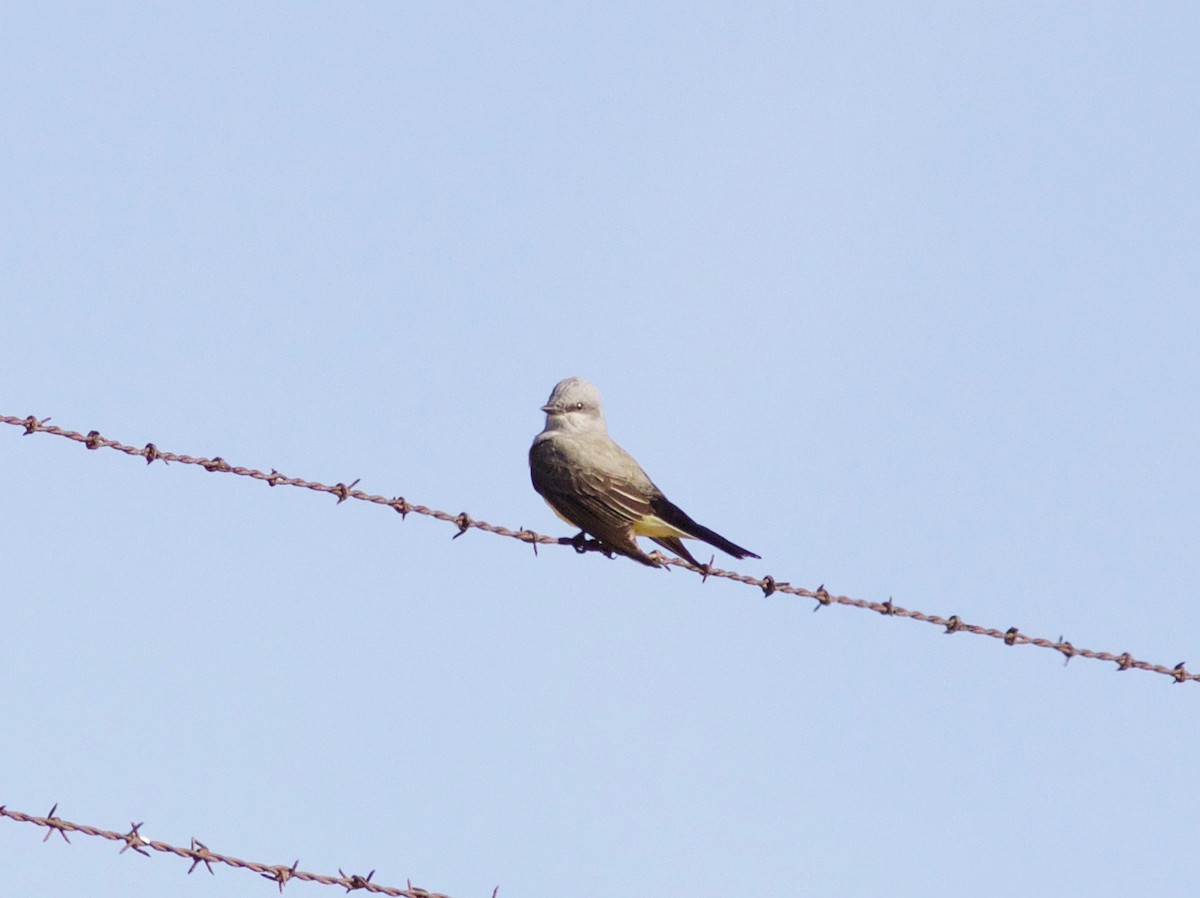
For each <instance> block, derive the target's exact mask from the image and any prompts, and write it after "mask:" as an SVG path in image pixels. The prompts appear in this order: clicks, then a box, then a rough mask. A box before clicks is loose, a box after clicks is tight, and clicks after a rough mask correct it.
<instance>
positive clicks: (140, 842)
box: [0, 804, 500, 898]
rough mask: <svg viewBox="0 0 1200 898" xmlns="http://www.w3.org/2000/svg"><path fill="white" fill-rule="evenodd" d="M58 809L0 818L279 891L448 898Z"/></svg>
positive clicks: (5, 812)
mask: <svg viewBox="0 0 1200 898" xmlns="http://www.w3.org/2000/svg"><path fill="white" fill-rule="evenodd" d="M57 812H58V805H57V804H56V805H55V806H54V807H52V808H51V809H50V813H49V814H47V815H46V816H45V817H38V816H36V815H34V814H24V813H22V812H21V811H14V810H11V809H10V808H8V807H5V806H4V805H0V817H7V818H8V819H9V820H15V821H17V822H18V823H32V824H33V825H34V826H44V827H45V828H46V835H44V836H43V837H42V841H43V842H45V841H47V840H48V839H49V838H50V837H51V836H52V835H54V834H55V833H56V832H57V833H58V834H59V835H60V836H62V837H63V840H64V841H66V842H67V843H70V841H71V840H70V839H68V838H67V833H83V834H84V835H85V836H96V837H98V838H101V839H107V840H108V841H110V842H121V843H122V844H123V846H124V847H122V848H121V852H120V853H121V854H124V853H125V852H126V851H134V852H136V853H137V854H140V855H142V856H143V857H150V852H151V851H157V852H160V853H162V854H171V855H174V856H176V857H179V858H183V859H184V860H190V861H191V862H192V865H191V866H190V867H189V868H188V873H192V872H194V871H195V870H196V869H197V868H198V867H199V866H200V865H201V864H203V865H204V867H205V869H207V870H208V872H209V873H213V874H214V875H215V872H216V871H214V870H213V866H212V865H213V864H225V865H226V866H228V867H234V868H236V869H239V870H249V871H251V872H252V873H257V874H258V875H259V876H261V877H262V878H263V879H269V880H271V881H273V882H275V883H276V884H277V885H278V886H279V891H280V892H282V891H283V887H284V886H285V885H287V884H288V882H290V881H291V880H293V879H298V880H301V881H303V882H315V883H319V884H320V885H325V886H341V887H342V888H344V889H345V890H346V891H347V892H353V891H355V890H357V889H363V890H364V891H367V892H374V893H376V894H379V895H392V896H396V898H449V896H447V895H443V894H442V893H441V892H429V891H426V890H425V889H421V888H417V887H415V886H414V885H413V884H412V882H411V881H410V882H409V883H408V885H407V886H406V887H405V888H402V889H401V888H397V887H395V886H384V885H380V884H379V883H377V882H372V881H371V880H372V879H373V878H374V876H375V871H374V870H372V871H371V872H370V873H368V874H367V875H366V876H361V875H359V874H357V873H345V872H343V871H342V870H338V875H337V876H327V875H324V874H319V873H309V872H308V871H306V870H301V869H300V861H299V860H297V861H296V862H295V863H293V864H291V865H290V866H289V865H287V864H261V863H259V862H257V861H244V860H242V859H241V858H236V857H231V856H229V855H227V854H219V853H218V852H216V851H212V850H210V849H209V847H208V846H207V845H205V844H204V843H203V842H201V841H199V840H197V839H196V838H195V837H193V838H192V844H191V846H190V847H188V848H183V847H181V846H179V845H171V844H170V843H168V842H159V841H158V840H156V839H147V838H146V837H145V836H143V835H142V834H141V832H140V830H141V828H142V827H143V826H145V824H144V823H133V822H132V821H131V822H130V824H129V831H128V832H124V833H121V832H117V831H116V830H111V829H101V828H99V827H96V826H88V825H87V824H85V823H72V822H71V821H70V820H64V819H62V818H61V817H57V816H55V814H56V813H57ZM499 891H500V887H499V886H497V887H496V888H495V889H494V890H493V891H492V898H496V896H497V893H498V892H499Z"/></svg>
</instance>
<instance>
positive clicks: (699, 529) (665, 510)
mask: <svg viewBox="0 0 1200 898" xmlns="http://www.w3.org/2000/svg"><path fill="white" fill-rule="evenodd" d="M651 505H652V508H653V510H654V513H655V514H656V515H658V516H659V517H660V518H662V520H664V521H666V522H667V523H668V524H670V525H671V526H672V527H676V528H678V529H679V530H681V531H683V533H684V534H686V535H687V536H690V537H692V538H693V539H699V540H703V541H704V542H706V543H708V544H709V545H710V546H716V547H717V548H718V549H720V550H721V551H722V552H726V553H728V554H730V555H732V556H733V557H734V558H760V557H761V556H759V555H755V554H754V553H753V552H751V551H750V550H749V549H743V548H742V547H741V546H739V545H738V544H737V543H735V542H731V541H729V540H727V539H726V538H725V537H723V536H721V534H719V533H717V532H716V531H715V530H709V529H708V528H707V527H705V526H704V525H703V524H697V523H696V522H695V521H693V520H692V519H691V518H690V517H688V515H687V512H685V511H684V510H683V509H681V508H680V507H679V506H677V505H675V504H674V503H672V502H671V500H669V499H668V498H667V497H666V496H662V495H659V496H658V497H656V498H655V499H654V500H652V503H651ZM655 542H656V543H658V544H659V545H661V546H666V547H667V548H668V549H670V550H671V551H673V552H678V553H679V554H680V555H682V556H683V557H684V558H686V559H687V560H688V561H690V562H691V563H692V564H696V559H694V558H692V556H691V555H690V554H689V553H688V551H687V549H684V548H683V544H682V543H680V542H679V540H678V539H676V538H674V537H666V538H663V539H656V540H655ZM697 566H698V565H697Z"/></svg>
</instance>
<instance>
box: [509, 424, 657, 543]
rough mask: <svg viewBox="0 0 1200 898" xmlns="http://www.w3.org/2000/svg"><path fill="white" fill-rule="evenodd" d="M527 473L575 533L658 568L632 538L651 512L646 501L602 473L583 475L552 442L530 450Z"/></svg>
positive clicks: (541, 493)
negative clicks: (634, 527) (584, 534)
mask: <svg viewBox="0 0 1200 898" xmlns="http://www.w3.org/2000/svg"><path fill="white" fill-rule="evenodd" d="M529 472H530V476H531V477H532V479H533V488H534V489H535V490H537V491H538V493H539V494H540V495H541V497H542V498H543V499H545V500H546V502H548V503H549V504H550V507H551V508H553V509H554V510H555V511H557V512H558V513H559V514H560V515H562V516H563V517H564V518H566V519H567V520H568V521H570V522H571V523H572V524H574V525H575V526H576V527H578V528H579V529H581V530H583V531H584V532H586V533H590V534H591V535H592V536H594V537H595V538H596V539H598V540H600V542H602V543H604V544H605V545H606V546H608V547H609V548H611V549H613V550H614V551H616V552H619V553H621V554H622V555H626V556H628V557H630V558H633V559H635V560H637V561H640V562H641V563H642V564H647V565H650V566H651V567H660V565H659V564H658V563H657V562H656V561H654V559H652V558H651V557H650V556H649V555H647V554H646V553H645V552H643V551H642V550H641V548H640V547H639V546H638V544H637V541H636V540H635V539H634V536H633V525H634V522H635V521H639V520H641V518H642V516H643V515H645V514H647V513H648V512H649V511H650V502H649V501H648V500H647V499H646V498H645V497H642V496H639V495H638V494H636V493H635V492H634V491H633V490H631V489H628V488H624V489H622V488H620V487H618V486H616V485H614V483H613V481H612V478H610V477H608V476H607V475H605V474H604V473H602V472H599V471H586V472H581V471H580V470H579V466H578V465H575V464H571V463H570V461H569V460H568V459H567V458H566V457H565V456H564V455H563V453H562V450H561V449H560V448H559V447H558V446H557V445H555V441H554V440H541V441H540V442H537V443H534V444H533V446H532V447H530V449H529Z"/></svg>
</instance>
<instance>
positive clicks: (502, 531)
mask: <svg viewBox="0 0 1200 898" xmlns="http://www.w3.org/2000/svg"><path fill="white" fill-rule="evenodd" d="M49 420H50V419H49V418H42V419H39V418H35V417H33V416H32V415H30V416H27V417H24V418H18V417H12V416H9V415H0V423H3V424H10V425H13V426H14V427H21V428H24V431H25V435H26V436H29V435H30V434H34V433H49V434H53V435H54V436H59V437H64V438H66V439H68V440H73V441H74V442H77V443H82V444H83V445H84V446H86V447H87V448H88V449H102V448H103V449H114V450H116V451H117V452H121V453H124V454H125V455H131V456H137V457H140V458H144V459H145V460H146V464H151V463H152V462H155V461H162V462H164V463H165V462H179V463H181V464H185V465H199V466H200V467H202V468H204V469H205V470H206V471H214V472H220V473H223V474H236V475H238V476H239V477H250V478H252V479H254V480H261V481H263V482H265V483H266V484H268V485H269V486H294V487H300V488H302V489H308V490H313V491H315V492H319V493H329V494H331V495H333V496H336V497H337V501H338V504H339V505H340V504H341V503H342V502H345V501H346V500H347V499H357V500H359V501H361V502H370V503H372V504H374V505H384V506H387V507H389V508H392V509H394V510H395V511H397V512H398V513H399V514H400V516H401V517H402V518H406V517H408V515H409V514H410V513H412V514H418V515H424V516H426V517H431V518H436V519H437V520H439V521H445V522H446V523H449V524H453V525H455V526H456V527H457V528H458V532H457V533H455V534H454V536H453V537H452V538H453V539H457V538H458V537H460V536H462V535H463V534H464V533H466V532H467V531H468V530H483V531H484V532H486V533H494V534H496V535H497V536H507V537H509V538H511V539H518V540H521V541H522V542H526V543H530V544H531V545H532V546H533V550H534V553H535V554H536V552H537V547H538V545H539V544H540V545H563V546H571V547H573V548H574V549H575V551H577V552H581V553H582V552H603V553H605V554H608V555H611V554H612V553H611V552H609V551H608V550H607V549H606V548H605V547H604V545H602V544H601V543H599V542H597V541H596V540H591V539H584V538H582V534H581V535H580V536H578V537H574V538H569V537H553V536H546V535H544V534H541V533H537V532H535V531H533V530H529V529H526V528H524V527H522V528H519V529H517V530H512V529H510V528H508V527H502V526H499V525H497V524H489V523H488V522H487V521H481V520H477V519H476V518H473V517H471V515H469V514H467V513H466V512H465V511H464V512H461V513H459V514H450V513H449V512H445V511H439V510H438V509H435V508H429V507H428V506H425V505H416V504H414V503H412V502H409V501H408V500H406V499H404V498H403V497H400V496H397V497H393V498H388V497H386V496H379V495H374V494H372V493H367V492H364V491H363V490H358V489H355V486H356V485H357V484H358V481H357V480H355V481H353V482H351V483H349V484H346V483H337V484H335V485H333V486H329V485H327V484H324V483H318V482H316V481H312V480H304V479H302V478H299V477H286V476H284V475H283V474H280V473H279V472H278V471H276V470H275V469H274V468H272V469H271V471H270V472H269V473H268V472H264V471H260V470H258V469H256V468H247V467H242V466H240V465H231V464H229V462H227V461H225V459H223V458H221V457H220V456H216V457H214V458H203V457H196V456H192V455H180V454H177V453H174V452H164V451H162V450H160V449H159V448H158V447H157V446H155V445H154V444H153V443H147V444H146V445H145V446H143V447H141V448H138V447H137V446H129V445H126V444H124V443H121V442H118V441H117V440H110V439H108V438H107V437H104V436H101V435H100V434H99V433H98V432H96V431H94V430H93V431H91V432H90V433H87V434H81V433H79V432H77V431H73V430H66V429H64V428H62V427H58V426H56V425H52V424H47V423H46V422H48V421H49ZM652 554H654V555H656V556H658V557H659V559H660V560H661V561H662V562H663V564H666V565H671V566H674V567H682V568H685V569H687V570H690V571H693V572H695V573H697V574H699V575H700V579H701V582H704V581H705V580H707V579H708V578H709V577H718V578H721V579H724V580H732V581H734V582H735V583H742V584H745V585H746V586H754V587H757V588H758V589H761V590H762V592H763V595H764V596H771V595H774V594H775V593H784V594H786V595H792V596H798V597H800V598H807V599H813V600H815V601H816V602H817V605H816V606H815V608H814V610H817V609H819V608H821V607H823V606H828V605H845V606H848V607H850V608H859V609H862V610H864V611H874V612H876V613H878V614H882V615H885V616H887V617H898V618H908V619H910V620H915V621H920V622H922V623H927V624H933V625H934V626H938V627H944V628H945V632H946V633H947V634H950V633H971V634H974V635H976V636H987V637H990V638H992V639H999V640H1001V641H1002V642H1003V643H1004V644H1005V645H1008V646H1015V645H1032V646H1036V647H1037V648H1042V649H1053V650H1054V651H1056V652H1059V653H1061V654H1062V655H1063V657H1064V658H1065V659H1066V661H1070V660H1071V659H1072V658H1076V657H1079V658H1090V659H1092V660H1094V661H1110V662H1112V663H1114V664H1116V665H1117V670H1118V671H1123V670H1143V671H1148V672H1149V673H1156V674H1162V675H1163V676H1167V677H1170V678H1171V679H1172V681H1174V682H1175V683H1184V682H1189V681H1193V682H1194V681H1197V680H1200V673H1192V672H1190V671H1188V670H1187V669H1186V668H1185V667H1184V662H1182V661H1181V662H1180V663H1178V664H1176V665H1175V666H1174V667H1169V666H1167V665H1165V664H1154V663H1151V662H1149V661H1142V660H1139V659H1137V658H1134V657H1133V656H1132V655H1131V654H1130V653H1129V652H1121V653H1120V654H1117V653H1114V652H1103V651H1095V650H1093V649H1087V648H1077V647H1075V646H1074V645H1072V644H1071V643H1070V642H1068V641H1067V640H1066V639H1064V638H1063V637H1062V636H1060V637H1059V638H1058V639H1046V638H1044V637H1040V636H1028V635H1026V634H1024V633H1022V632H1021V631H1020V630H1019V629H1018V628H1016V627H1009V628H1008V629H1007V630H1001V629H998V628H995V627H985V626H981V625H979V624H971V623H967V622H966V621H964V620H962V619H961V618H960V617H959V616H958V615H957V614H952V615H950V616H949V617H941V616H940V615H936V614H926V613H925V612H923V611H917V610H915V609H911V608H903V607H901V606H899V605H897V604H895V603H894V602H893V601H892V599H891V597H889V598H888V600H887V601H886V602H873V601H869V600H867V599H856V598H852V597H850V596H844V595H833V594H831V593H830V592H829V591H828V590H826V589H825V585H824V584H821V585H820V586H818V587H817V588H816V589H805V588H803V587H800V586H793V585H792V584H791V583H788V582H787V581H781V580H777V579H776V578H775V577H773V576H771V575H770V574H768V575H767V576H765V577H751V576H749V575H747V574H742V573H739V572H737V571H727V570H723V569H721V568H718V567H714V566H713V563H712V561H709V563H708V564H703V565H694V564H691V563H690V562H688V561H685V560H683V559H682V558H673V557H664V556H662V554H661V553H659V552H655V553H652ZM1066 661H1064V663H1066Z"/></svg>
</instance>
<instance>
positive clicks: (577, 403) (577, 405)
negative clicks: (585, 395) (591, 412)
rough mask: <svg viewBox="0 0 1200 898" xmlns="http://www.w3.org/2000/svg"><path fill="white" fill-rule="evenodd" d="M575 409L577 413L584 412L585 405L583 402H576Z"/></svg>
mask: <svg viewBox="0 0 1200 898" xmlns="http://www.w3.org/2000/svg"><path fill="white" fill-rule="evenodd" d="M575 409H576V410H577V411H583V403H582V402H576V403H575Z"/></svg>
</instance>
